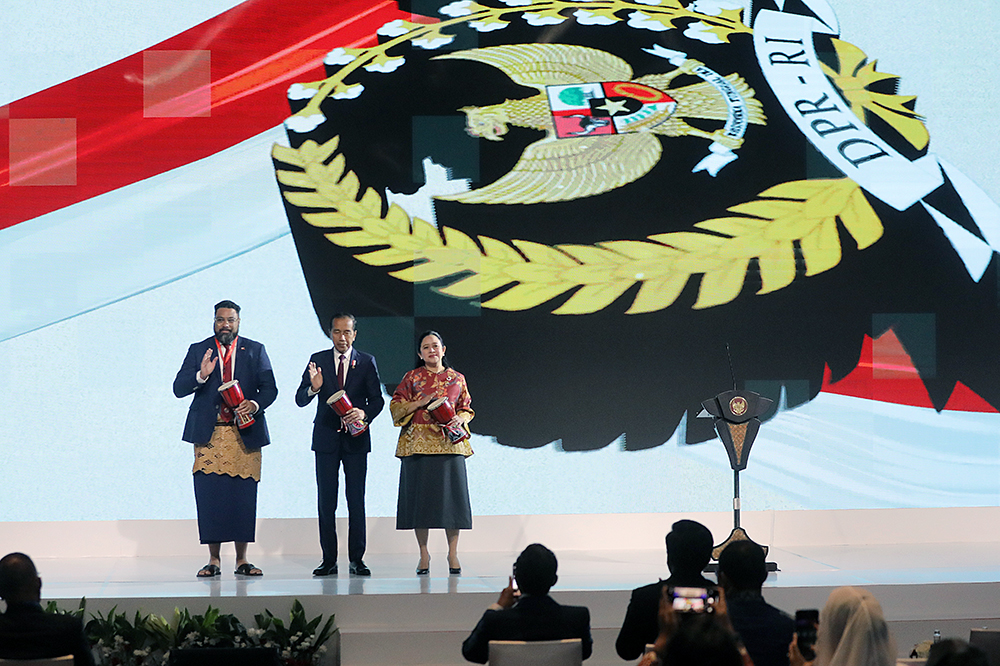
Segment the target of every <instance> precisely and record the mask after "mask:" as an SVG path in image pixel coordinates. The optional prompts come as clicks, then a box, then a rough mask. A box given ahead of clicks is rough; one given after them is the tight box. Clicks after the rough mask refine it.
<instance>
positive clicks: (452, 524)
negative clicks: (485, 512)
mask: <svg viewBox="0 0 1000 666" xmlns="http://www.w3.org/2000/svg"><path fill="white" fill-rule="evenodd" d="M400 463H401V464H400V467H399V499H398V501H397V503H396V529H397V530H412V529H416V528H444V529H449V530H471V529H472V506H471V504H469V480H468V477H467V476H466V473H465V456H463V455H460V454H439V455H420V454H417V455H412V456H405V457H403V458H401V459H400Z"/></svg>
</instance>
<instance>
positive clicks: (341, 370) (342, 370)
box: [337, 354, 347, 390]
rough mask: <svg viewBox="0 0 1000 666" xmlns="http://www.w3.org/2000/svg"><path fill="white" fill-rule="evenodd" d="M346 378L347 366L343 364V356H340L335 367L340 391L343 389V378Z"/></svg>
mask: <svg viewBox="0 0 1000 666" xmlns="http://www.w3.org/2000/svg"><path fill="white" fill-rule="evenodd" d="M345 377H347V366H346V365H345V364H344V355H343V354H341V355H340V363H339V364H338V365H337V383H338V384H339V385H340V389H341V390H343V389H344V378H345Z"/></svg>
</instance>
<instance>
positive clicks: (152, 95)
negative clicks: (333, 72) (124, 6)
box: [0, 0, 411, 228]
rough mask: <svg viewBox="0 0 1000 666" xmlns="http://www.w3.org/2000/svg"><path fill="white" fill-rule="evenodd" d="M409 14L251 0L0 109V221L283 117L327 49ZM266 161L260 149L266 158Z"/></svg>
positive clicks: (390, 5)
mask: <svg viewBox="0 0 1000 666" xmlns="http://www.w3.org/2000/svg"><path fill="white" fill-rule="evenodd" d="M395 19H404V20H410V19H411V16H410V14H408V13H405V12H401V11H399V9H398V8H397V6H396V3H395V2H394V1H393V0H382V1H381V2H378V1H376V2H372V1H371V0H337V1H336V2H316V1H315V0H249V1H248V2H244V3H243V4H241V5H239V6H237V7H234V8H233V9H231V10H229V11H227V12H225V13H223V14H220V15H219V16H217V17H215V18H213V19H210V20H208V21H205V22H204V23H202V24H200V25H198V26H195V27H194V28H191V29H190V30H187V31H185V32H183V33H181V34H179V35H176V36H175V37H172V38H170V39H168V40H166V41H164V42H161V43H160V44H157V45H155V46H153V47H151V48H150V49H148V50H146V51H143V52H141V53H137V54H134V55H132V56H129V57H127V58H124V59H122V60H119V61H118V62H115V63H112V64H110V65H108V66H106V67H102V68H100V69H98V70H95V71H93V72H90V73H88V74H84V75H82V76H79V77H77V78H75V79H72V80H70V81H66V82H64V83H61V84H59V85H57V86H53V87H52V88H49V89H47V90H44V91H42V92H39V93H37V94H34V95H31V96H29V97H26V98H24V99H21V100H17V101H15V102H12V103H11V104H9V105H7V106H4V107H0V228H4V227H9V226H12V225H14V224H17V223H19V222H23V221H25V220H29V219H32V218H34V217H37V216H39V215H43V214H45V213H49V212H51V211H54V210H58V209H59V208H63V207H65V206H69V205H71V204H74V203H77V202H80V201H83V200H85V199H88V198H91V197H94V196H97V195H99V194H103V193H105V192H108V191H111V190H114V189H117V188H120V187H123V186H125V185H128V184H130V183H134V182H137V181H139V180H143V179H146V178H149V177H151V176H155V175H156V174H158V173H162V172H164V171H168V170H170V169H174V168H176V167H179V166H182V165H184V164H187V163H189V162H193V161H195V160H198V159H202V158H204V157H207V156H208V155H211V154H213V153H216V152H218V151H220V150H223V149H225V148H228V147H230V146H232V145H234V144H237V143H239V142H241V141H244V140H246V139H248V138H250V137H252V136H255V135H257V134H260V133H261V132H263V131H265V130H267V129H269V128H271V127H274V126H275V125H278V124H279V123H281V122H282V121H283V120H284V119H285V118H287V117H288V116H289V114H290V112H289V107H288V100H287V98H286V90H287V89H288V86H289V85H291V84H292V83H294V82H308V81H316V80H320V79H323V78H324V77H325V73H324V70H323V64H322V59H323V56H324V55H326V53H328V52H329V51H330V50H332V49H334V48H336V47H340V46H342V47H348V48H360V47H364V46H370V45H372V44H374V43H375V32H376V31H377V30H378V29H379V28H380V27H381V26H382V25H384V24H385V23H387V22H389V21H392V20H395ZM264 159H266V157H265V158H264Z"/></svg>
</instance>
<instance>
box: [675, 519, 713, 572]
mask: <svg viewBox="0 0 1000 666" xmlns="http://www.w3.org/2000/svg"><path fill="white" fill-rule="evenodd" d="M710 559H712V533H711V532H709V531H708V528H707V527H705V526H704V525H702V524H701V523H698V522H695V521H693V520H678V521H677V522H676V523H674V524H673V526H672V527H671V528H670V533H669V534H667V568H668V569H670V573H674V574H676V573H684V574H700V573H701V571H702V570H703V569H704V568H705V565H707V564H708V561H709V560H710Z"/></svg>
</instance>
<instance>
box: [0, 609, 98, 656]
mask: <svg viewBox="0 0 1000 666" xmlns="http://www.w3.org/2000/svg"><path fill="white" fill-rule="evenodd" d="M67 654H71V655H73V657H74V660H73V663H74V664H76V666H93V664H94V657H93V655H92V654H91V652H90V645H89V644H88V643H87V639H86V637H85V636H84V634H83V623H82V622H81V621H80V620H79V619H77V618H75V617H73V616H71V615H56V614H53V613H46V612H45V611H43V610H42V607H41V606H40V605H39V604H33V603H27V604H7V612H6V613H4V614H2V615H0V658H2V659H47V658H52V657H62V656H63V655H67Z"/></svg>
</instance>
